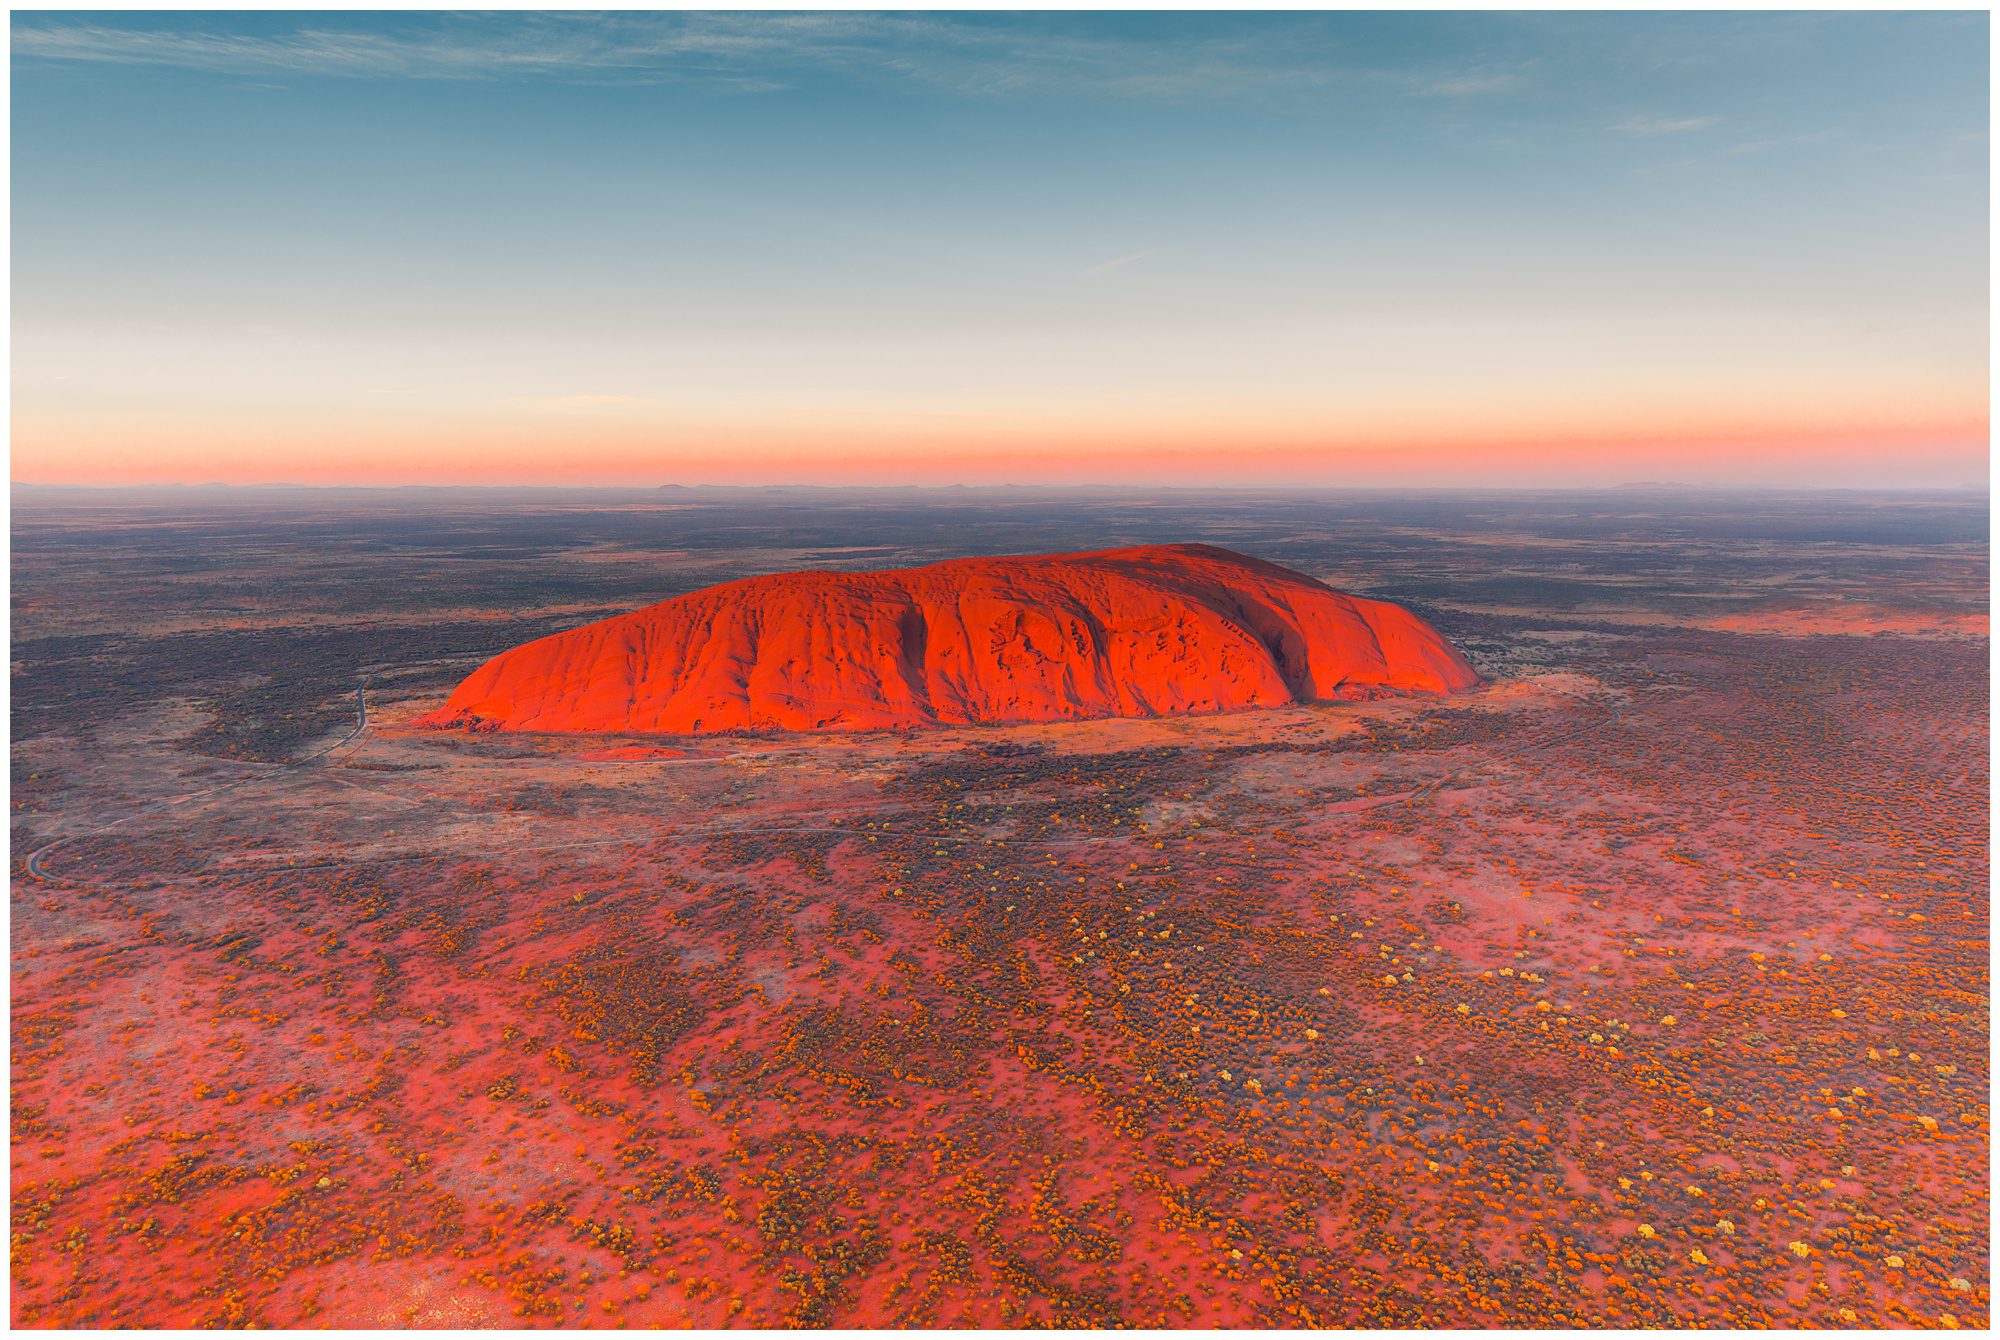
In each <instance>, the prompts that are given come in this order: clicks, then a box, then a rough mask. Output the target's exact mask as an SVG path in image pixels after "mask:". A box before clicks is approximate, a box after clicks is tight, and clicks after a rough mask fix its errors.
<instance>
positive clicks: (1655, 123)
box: [1611, 116, 1721, 135]
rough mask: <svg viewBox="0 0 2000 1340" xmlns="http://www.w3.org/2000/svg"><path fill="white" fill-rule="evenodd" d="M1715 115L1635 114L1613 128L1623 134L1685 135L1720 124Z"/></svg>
mask: <svg viewBox="0 0 2000 1340" xmlns="http://www.w3.org/2000/svg"><path fill="white" fill-rule="evenodd" d="M1720 124H1721V122H1720V120H1719V119H1718V118H1716V117H1713V116H1684V117H1679V118H1674V117H1664V116H1633V117H1627V118H1626V119H1625V120H1623V121H1620V122H1619V123H1618V124H1617V125H1615V126H1613V127H1611V129H1613V130H1615V131H1617V132H1618V133H1619V134H1621V135H1685V134H1687V133H1688V132H1689V131H1693V130H1707V129H1708V128H1709V127H1711V126H1715V125H1720Z"/></svg>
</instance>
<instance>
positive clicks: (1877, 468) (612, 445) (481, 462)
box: [12, 415, 1989, 487]
mask: <svg viewBox="0 0 2000 1340" xmlns="http://www.w3.org/2000/svg"><path fill="white" fill-rule="evenodd" d="M18 417H19V416H18V415H17V423H16V438H15V447H14V455H13V471H12V478H13V479H14V481H15V482H18V483H27V484H82V485H143V484H203V483H222V484H239V485H245V484H273V483H284V484H301V485H347V486H400V485H448V484H461V485H490V486H507V485H541V486H586V485H636V486H652V485H661V484H675V483H683V484H745V485H757V484H778V483H809V484H829V485H839V484H850V485H895V484H934V485H943V484H956V483H964V484H1050V485H1065V484H1071V485H1074V484H1120V483H1134V482H1142V481H1143V482H1147V483H1157V484H1162V485H1193V486H1225V487H1226V486H1228V485H1231V484H1236V483H1240V484H1246V485H1259V486H1263V485H1273V486H1283V485H1286V484H1297V485H1341V484H1352V485H1357V486H1383V485H1394V486H1407V487H1450V486H1453V485H1457V484H1478V485H1482V486H1485V485H1505V484H1520V485H1532V486H1543V487H1546V486H1560V485H1565V484H1575V485H1579V486H1587V485H1596V484H1619V483H1628V482H1633V481H1639V480H1661V481H1668V482H1681V483H1716V484H1759V485H1783V484H1797V485H1801V486H1811V485H1828V486H1841V485H1848V484H1858V485H1868V484H1882V485H1896V484H1902V485H1910V486H1930V485H1946V486H1962V485H1965V484H1970V483H1973V482H1976V481H1978V480H1983V479H1984V477H1985V473H1986V462H1987V454H1988V447H1989V441H1988V423H1987V420H1986V419H1985V418H1984V417H1983V416H1979V417H1970V416H1961V417H1955V418H1940V419H1939V420H1937V421H1934V422H1915V421H1909V420H1903V421H1898V420H1896V419H1893V418H1889V417H1886V416H1885V417H1883V418H1882V419H1879V420H1876V421H1872V422H1870V421H1854V420H1849V421H1848V422H1845V423H1842V422H1838V421H1834V422H1825V421H1822V422H1819V423H1813V424H1798V425H1783V424H1768V423H1767V424H1748V425H1744V426H1741V427H1732V426H1731V425H1728V424H1726V423H1714V424H1708V425H1697V424H1693V423H1688V424H1685V425H1684V426H1682V427H1680V429H1679V430H1678V431H1666V430H1659V431H1637V430H1632V429H1629V428H1628V429H1625V430H1623V431H1616V430H1606V431H1601V432H1592V431H1590V430H1589V429H1588V428H1587V427H1580V426H1573V425H1564V426H1562V427H1561V428H1557V429H1552V430H1551V431H1549V432H1546V433H1540V434H1536V433H1528V432H1516V433H1497V432H1496V433H1489V434H1485V435H1479V436H1470V435H1463V434H1457V433H1453V434H1449V435H1447V434H1446V433H1442V432H1431V433H1424V432H1421V431H1413V432H1409V433H1404V434H1389V433H1380V432H1377V433H1367V434H1363V433H1359V432H1355V431H1338V430H1332V431H1325V432H1320V433H1314V432H1310V431H1306V430H1296V429H1295V430H1292V431H1279V430H1277V429H1276V427H1275V425H1272V424H1270V423H1264V424H1246V425H1245V426H1243V427H1242V428H1239V429H1237V430H1233V431H1232V430H1230V429H1228V428H1224V427H1220V426H1213V427H1203V426H1201V425H1198V424H1196V425H1190V424H1182V425H1180V426H1177V427H1176V426H1169V425H1166V424H1161V425H1157V426H1153V427H1150V428H1146V427H1140V426H1136V425H1131V426H1121V427H1112V426H1110V425H1106V424H1103V423H1092V424H1084V425H1080V426H1079V427H1078V428H1077V429H1076V430H1075V431H1073V432H1065V431H1063V430H1062V429H1061V428H1058V427H1054V426H1048V425H1027V424H1019V423H1014V424H1007V423H995V422H992V421H991V420H990V419H989V420H987V421H985V422H979V421H968V422H960V423H941V422H936V421H932V422H928V423H920V424H912V423H910V422H907V421H905V422H902V423H898V424H893V425H887V426H884V427H882V428H879V429H876V430H873V431H870V430H869V429H866V428H864V427H861V426H859V425H856V424H853V423H848V424H832V425H828V426H826V427H823V428H820V429H818V430H817V431H802V430H800V429H798V428H796V427H790V426H787V427H775V426H757V427H751V428H728V427H723V426H720V425H714V426H709V425H689V426H664V425H663V426H659V427H654V426H651V425H646V424H640V423H633V422H616V421H609V422H607V421H594V422H592V421H586V422H577V423H574V424H572V425H568V426H566V427H565V426H558V425H556V424H551V423H549V422H547V421H538V420H537V419H536V418H535V417H534V416H526V417H524V418H522V419H521V420H519V421H516V422H511V423H496V422H486V423H480V424H476V425H468V426H463V427H459V426H449V425H445V424H434V425H426V426H421V427H412V426H410V425H408V424H399V425H394V426H391V425H387V424H382V425H369V424H357V423H338V422H336V423H326V422H321V423H319V424H316V425H314V426H311V427H304V428H296V429H291V430H258V429H255V428H252V427H251V426H249V425H247V424H244V425H237V426H235V427H233V428H232V429H230V430H228V431H217V430H213V429H211V430H207V431H202V432H199V433H194V432H187V431H182V432H171V433H170V432H157V433H144V432H140V431H136V430H134V431H130V432H120V431H117V430H114V429H111V428H109V427H107V426H103V425H96V426H94V427H92V428H85V427H84V426H83V425H75V426H73V428H72V429H71V430H70V431H68V432H56V431H46V432H34V433H27V432H23V431H22V425H21V424H20V423H19V422H18ZM968 419H970V416H968ZM1442 426H1443V425H1440V427H1442ZM52 427H53V426H52Z"/></svg>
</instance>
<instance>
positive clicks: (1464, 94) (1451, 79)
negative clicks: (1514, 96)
mask: <svg viewBox="0 0 2000 1340" xmlns="http://www.w3.org/2000/svg"><path fill="white" fill-rule="evenodd" d="M1529 82H1530V81H1529V79H1528V76H1527V72H1526V71H1525V70H1495V69H1478V70H1466V71H1463V72H1461V73H1458V74H1450V75H1445V76H1443V77H1442V78H1438V79H1433V80H1431V81H1430V82H1429V83H1427V84H1425V85H1423V87H1422V88H1421V89H1420V90H1419V91H1420V92H1422V93H1423V94H1424V95H1425V96H1427V97H1433V98H1479V97H1487V96H1491V95H1493V94H1498V93H1516V92H1519V91H1520V90H1522V89H1524V88H1526V87H1527V86H1528V84H1529Z"/></svg>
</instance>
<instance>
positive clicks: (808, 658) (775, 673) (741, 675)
mask: <svg viewBox="0 0 2000 1340" xmlns="http://www.w3.org/2000/svg"><path fill="white" fill-rule="evenodd" d="M1478 682H1479V677H1478V676H1477V675H1476V674H1474V673H1473V671H1472V668H1471V667H1470V666H1469V665H1467V664H1466V662H1465V659H1464V658H1463V657H1462V656H1460V655H1459V654H1458V652H1457V651H1455V650H1454V649H1453V648H1452V647H1451V645H1450V644H1449V643H1447V642H1446V641H1445V640H1444V639H1443V638H1442V637H1440V636H1439V635H1438V633H1437V631H1436V630H1435V629H1433V628H1432V627H1431V626H1430V625H1429V624H1427V623H1425V622H1424V621H1423V620H1422V619H1419V618H1418V617H1416V616H1415V615H1413V614H1411V613H1410V612H1409V611H1408V610H1405V609H1403V608H1401V607H1400V606H1397V605H1392V604H1388V603H1386V602H1383V601H1379V600H1364V599H1361V598H1359V597H1356V596H1350V595H1344V594H1342V593H1341V592H1338V591H1335V590H1333V589H1331V588H1330V587H1327V586H1325V585H1323V584H1322V583H1320V582H1316V581H1314V580H1313V579H1312V578H1310V577H1306V576H1304V575H1302V574H1300V573H1296V572H1293V571H1291V570H1290V569H1288V568H1281V567H1279V566H1277V565H1276V564H1273V563H1265V562H1262V561H1260V560H1258V559H1254V558H1246V557H1244V556H1243V555H1241V554H1236V553H1231V552H1230V551H1229V550H1227V549H1218V548H1214V547H1212V546H1209V545H1199V544H1186V545H1148V546H1143V547H1139V548H1132V549H1106V550H1101V551H1098V552H1095V553H1083V554H1046V555H1038V556H1031V557H1018V558H961V559H953V560H951V561H949V562H944V563H933V564H930V565H928V566H926V567H920V568H905V569H901V570H897V571H890V572H864V573H843V572H788V573H778V574H774V575H772V576H767V577H751V578H747V579H745V580H743V581H735V582H726V583H724V584H722V585H720V586H713V587H709V588H708V589H706V590H702V591H694V592H690V593H689V594H687V595H684V596H677V597H675V598H674V599H672V600H667V601H663V602H661V603H660V604H657V605H652V606H649V607H648V608H646V609H642V610H635V611H633V612H632V613H630V614H621V615H619V616H617V617H615V618H611V619H605V620H602V621H600V622H598V623H593V624H587V625H585V626H583V627H581V628H576V629H572V630H570V631H569V632H567V633H559V634H557V635H555V636H554V637H545V638H542V639H540V640H539V641H535V642H530V643H527V644H525V645H523V646H520V647H516V648H515V649H514V650H512V651H509V652H505V653H503V654H501V655H499V656H496V657H494V658H493V659H492V660H490V661H488V662H487V663H486V664H485V665H483V666H481V667H480V668H479V669H478V670H476V671H474V672H473V673H472V675H470V676H469V677H468V678H467V679H466V680H465V681H464V682H463V683H462V684H460V685H459V686H458V688H457V689H456V690H455V691H454V692H453V693H452V695H451V697H450V699H449V700H448V701H447V702H446V703H445V705H444V706H443V707H442V708H440V709H439V710H437V711H435V712H432V713H430V714H429V715H428V716H425V717H423V718H421V719H420V720H419V721H418V723H417V724H418V725H422V726H432V727H438V728H461V729H473V730H511V731H553V732H579V731H606V732H661V733H668V734H677V735H678V734H695V733H701V732H709V731H725V730H737V729H744V728H762V727H778V728H781V729H785V730H878V729H890V728H896V727H904V726H929V725H965V724H975V723H998V722H1028V721H1060V720H1069V719H1076V718H1084V717H1111V716H1126V717H1134V716H1153V715H1159V714H1168V713H1185V712H1218V711H1227V710H1229V709H1232V708H1240V707H1272V706H1279V705H1283V704H1286V703H1294V702H1308V701H1315V700H1329V699H1334V700H1337V699H1354V698H1371V697H1377V696H1381V695H1383V694H1389V693H1401V692H1414V693H1449V692H1452V691H1454V690H1457V689H1464V688H1469V687H1471V686H1473V685H1475V684H1477V683H1478Z"/></svg>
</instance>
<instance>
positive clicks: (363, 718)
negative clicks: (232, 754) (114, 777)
mask: <svg viewBox="0 0 2000 1340" xmlns="http://www.w3.org/2000/svg"><path fill="white" fill-rule="evenodd" d="M374 677H375V676H374V674H373V673H369V674H365V675H363V676H361V679H360V681H359V682H358V683H356V684H355V686H354V728H353V729H352V730H350V731H348V732H347V734H345V735H343V736H341V737H340V738H339V739H338V740H335V741H334V742H333V743H332V744H330V745H327V746H326V747H325V748H322V749H315V750H314V751H313V752H312V753H310V754H307V755H306V756H305V757H303V758H296V759H293V760H292V761H291V762H289V763H279V764H275V765H273V766H275V767H278V768H286V769H290V768H303V767H305V766H307V765H308V764H312V763H318V762H320V761H321V760H322V759H324V758H326V756H327V755H329V754H331V753H332V752H333V751H334V750H336V749H338V748H340V747H341V746H342V745H344V744H348V743H349V742H351V741H352V740H353V739H354V738H355V737H356V736H358V735H360V734H361V732H362V731H364V730H366V729H368V682H369V681H370V680H372V679H373V678H374ZM270 775H271V774H270V773H268V772H253V773H251V774H250V775H249V776H247V777H238V778H235V779H234V780H232V781H227V782H219V783H217V784H216V785H214V786H210V787H204V788H203V789H201V790H199V791H190V792H188V793H187V794H186V795H180V796H174V797H173V798H172V799H169V800H161V801H155V802H154V803H153V804H151V805H145V806H141V807H140V808H139V809H136V810H134V811H132V812H131V813H130V814H128V815H126V816H125V817H124V818H122V819H114V820H112V821H111V822H110V823H108V824H106V825H104V826H103V827H102V828H96V829H92V830H91V831H90V832H87V833H68V834H65V835H64V836H62V837H59V838H54V839H51V840H50V841H48V842H44V843H43V844H42V845H41V846H39V847H37V848H35V850H33V851H31V852H29V853H28V859H27V860H26V861H25V862H23V864H22V869H23V871H24V872H25V873H26V874H27V875H28V877H29V878H31V879H34V880H37V881H39V882H40V883H43V884H54V883H57V882H58V876H56V875H54V874H53V873H51V872H50V870H49V868H48V860H49V856H50V854H51V853H53V852H54V851H56V850H57V849H58V848H61V847H65V846H68V845H69V844H70V843H72V842H79V841H82V840H83V839H84V838H87V837H102V836H103V835H104V834H106V833H108V832H110V831H111V830H112V829H114V828H123V827H124V826H125V825H126V824H129V823H131V822H132V821H133V820H134V819H143V818H145V817H147V816H148V815H151V814H158V813H159V812H160V811H162V810H166V809H171V808H173V807H174V806H176V805H185V804H187V803H188V802H189V801H190V800H200V799H201V798H202V797H203V796H214V795H220V794H222V793H223V792H225V791H233V790H235V789H236V788H237V787H239V786H247V785H249V784H250V783H251V782H255V781H260V780H262V779H263V778H266V777H269V776H270ZM62 882H66V883H75V881H74V880H68V881H62Z"/></svg>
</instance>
